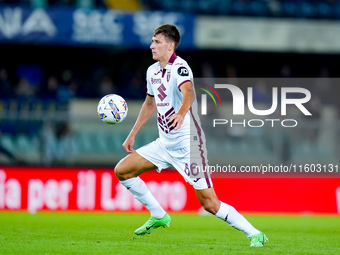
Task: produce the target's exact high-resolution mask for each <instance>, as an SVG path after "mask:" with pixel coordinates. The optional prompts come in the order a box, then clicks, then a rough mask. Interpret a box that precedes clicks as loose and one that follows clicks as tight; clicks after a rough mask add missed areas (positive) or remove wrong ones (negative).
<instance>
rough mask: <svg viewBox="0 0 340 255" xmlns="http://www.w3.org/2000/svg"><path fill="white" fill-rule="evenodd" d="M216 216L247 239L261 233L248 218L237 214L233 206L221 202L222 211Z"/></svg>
mask: <svg viewBox="0 0 340 255" xmlns="http://www.w3.org/2000/svg"><path fill="white" fill-rule="evenodd" d="M215 215H216V216H217V217H218V218H220V219H222V220H224V221H226V222H228V223H229V224H230V226H232V227H234V228H236V229H238V230H241V231H242V232H244V233H245V234H246V235H247V237H250V236H252V235H255V234H259V233H260V231H258V230H257V229H256V228H254V227H253V225H251V224H250V222H249V221H247V220H246V218H244V217H243V216H242V215H241V214H240V213H239V212H237V211H236V209H235V208H234V207H232V206H231V205H228V204H226V203H223V202H221V206H220V209H219V210H218V212H217V213H216V214H215Z"/></svg>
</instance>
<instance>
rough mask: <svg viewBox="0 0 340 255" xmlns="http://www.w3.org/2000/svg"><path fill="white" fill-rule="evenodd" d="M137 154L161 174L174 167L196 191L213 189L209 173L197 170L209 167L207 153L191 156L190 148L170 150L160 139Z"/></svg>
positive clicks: (139, 150)
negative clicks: (198, 166) (205, 166)
mask: <svg viewBox="0 0 340 255" xmlns="http://www.w3.org/2000/svg"><path fill="white" fill-rule="evenodd" d="M136 152H137V153H138V154H139V155H141V156H142V157H143V158H145V159H147V160H149V161H150V162H151V163H152V164H154V165H155V166H157V168H158V169H157V172H159V173H160V172H161V171H162V170H163V169H166V168H170V167H174V168H175V169H176V170H177V171H178V172H179V173H180V174H181V175H182V176H183V178H184V179H185V180H186V181H187V182H189V183H190V184H191V185H192V186H193V187H194V189H196V190H202V189H207V188H211V187H213V184H212V181H211V178H210V175H209V173H208V172H205V171H199V170H197V169H198V168H195V166H197V165H200V166H204V165H208V161H207V157H206V152H204V153H198V152H197V153H191V155H190V147H188V148H182V149H175V150H172V149H171V150H170V149H167V148H165V147H164V145H163V144H162V143H161V142H160V140H159V138H158V139H156V140H155V141H153V142H151V143H149V144H147V145H145V146H143V147H141V148H139V149H137V150H136ZM201 169H203V167H201Z"/></svg>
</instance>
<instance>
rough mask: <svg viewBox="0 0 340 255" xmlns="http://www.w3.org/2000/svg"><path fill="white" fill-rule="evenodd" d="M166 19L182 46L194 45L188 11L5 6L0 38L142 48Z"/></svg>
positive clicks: (0, 13)
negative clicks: (173, 26)
mask: <svg viewBox="0 0 340 255" xmlns="http://www.w3.org/2000/svg"><path fill="white" fill-rule="evenodd" d="M166 23H171V24H175V25H176V26H178V28H179V29H180V31H181V33H182V41H181V48H192V47H193V27H194V16H193V15H190V14H183V13H174V12H148V11H139V12H133V13H127V12H121V11H115V10H100V9H94V10H86V9H70V8H52V9H31V8H22V7H6V6H2V7H0V42H1V43H36V44H53V45H89V46H100V45H108V46H118V47H133V48H143V47H148V46H149V45H150V43H151V38H152V32H153V30H154V29H155V28H156V27H158V26H160V25H162V24H166Z"/></svg>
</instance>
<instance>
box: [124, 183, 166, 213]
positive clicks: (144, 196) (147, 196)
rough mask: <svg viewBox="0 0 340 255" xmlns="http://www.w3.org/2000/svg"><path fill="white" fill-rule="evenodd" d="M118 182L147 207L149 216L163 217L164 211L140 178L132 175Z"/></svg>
mask: <svg viewBox="0 0 340 255" xmlns="http://www.w3.org/2000/svg"><path fill="white" fill-rule="evenodd" d="M119 182H120V183H121V184H123V185H124V186H125V187H126V188H127V189H128V190H129V191H130V192H131V193H132V194H133V195H134V196H135V198H136V199H137V200H138V201H139V202H141V203H142V204H143V205H145V206H146V208H148V209H149V211H150V213H151V216H153V217H155V218H157V219H160V218H163V217H164V215H165V214H166V212H165V211H164V209H163V208H162V207H161V205H160V204H159V203H158V201H157V200H156V198H155V197H154V196H153V195H152V194H151V192H150V191H149V189H148V188H147V187H146V184H145V182H144V181H143V180H142V179H141V178H139V177H134V178H130V179H127V180H124V181H119Z"/></svg>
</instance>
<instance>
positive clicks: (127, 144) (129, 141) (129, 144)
mask: <svg viewBox="0 0 340 255" xmlns="http://www.w3.org/2000/svg"><path fill="white" fill-rule="evenodd" d="M134 143H135V138H134V137H131V136H128V137H127V138H126V139H125V141H124V143H123V148H124V149H125V150H126V152H127V153H131V152H134V149H133V145H134Z"/></svg>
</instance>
